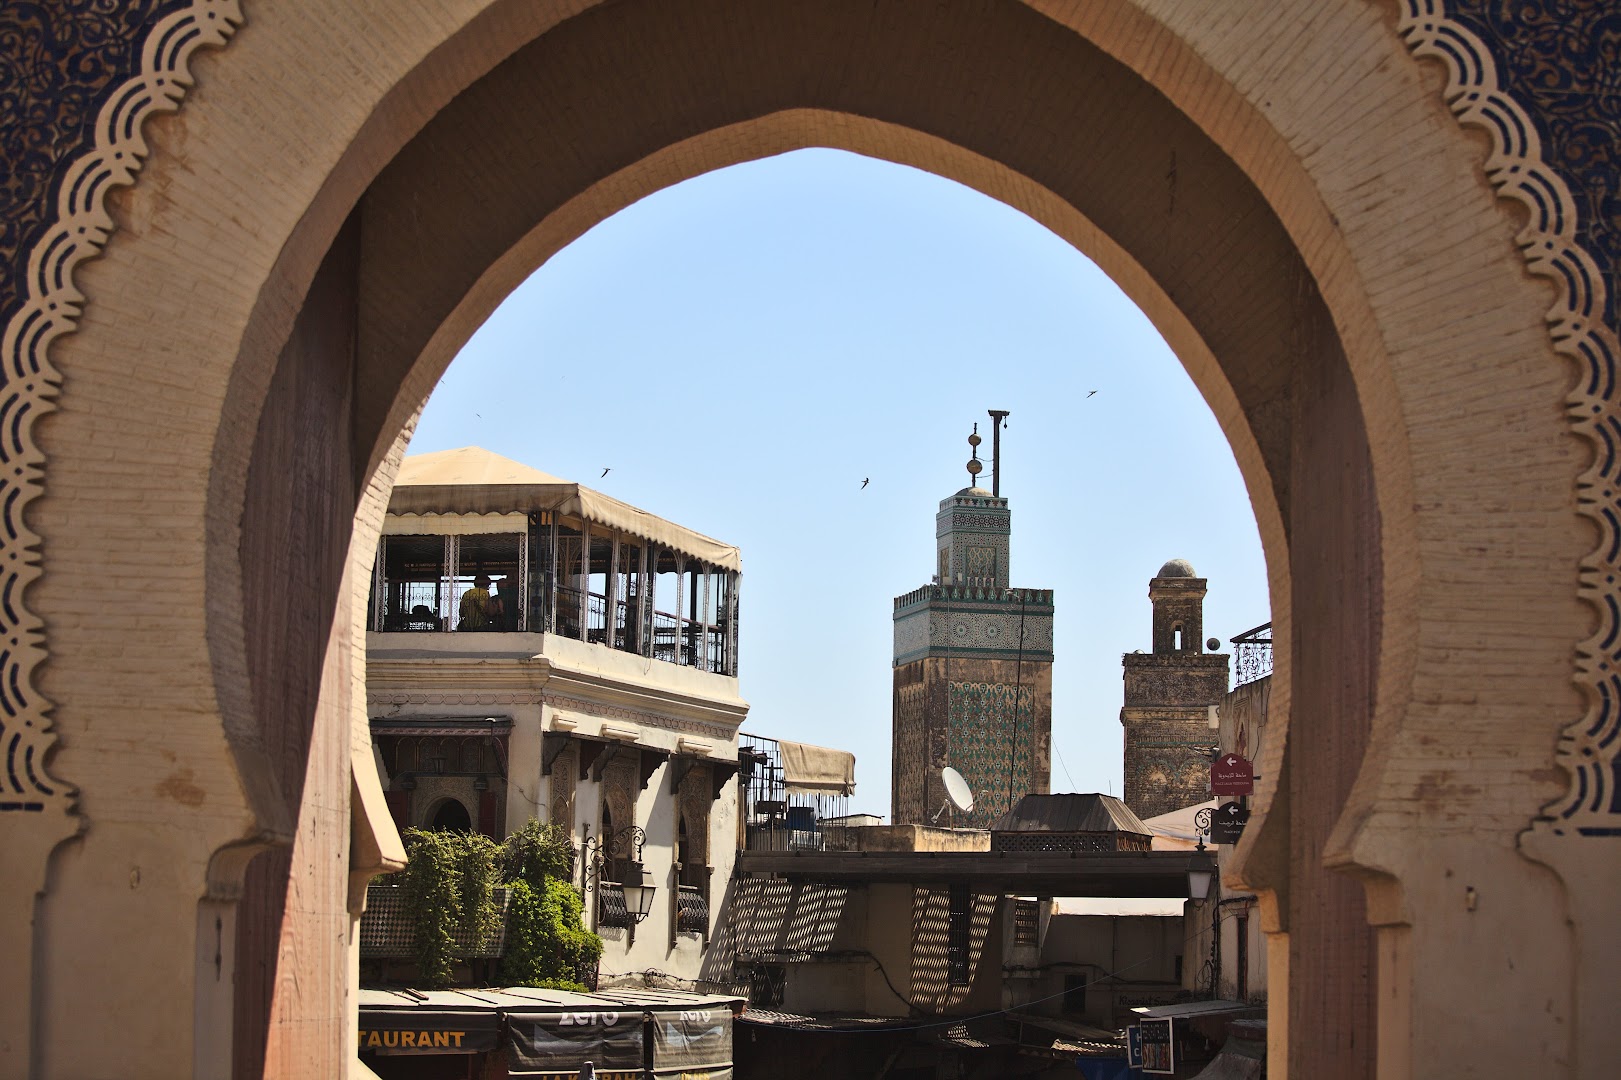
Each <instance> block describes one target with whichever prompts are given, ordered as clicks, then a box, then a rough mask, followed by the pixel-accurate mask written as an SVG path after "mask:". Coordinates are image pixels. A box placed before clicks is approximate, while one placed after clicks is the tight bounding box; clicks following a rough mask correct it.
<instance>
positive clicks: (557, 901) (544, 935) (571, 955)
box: [501, 878, 602, 992]
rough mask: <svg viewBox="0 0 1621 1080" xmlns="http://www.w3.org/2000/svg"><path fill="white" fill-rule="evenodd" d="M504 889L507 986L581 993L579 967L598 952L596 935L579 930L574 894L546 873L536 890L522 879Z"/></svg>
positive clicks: (580, 909) (579, 909)
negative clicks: (506, 891) (507, 900)
mask: <svg viewBox="0 0 1621 1080" xmlns="http://www.w3.org/2000/svg"><path fill="white" fill-rule="evenodd" d="M510 888H511V890H512V899H511V903H510V905H509V907H508V908H507V946H506V952H505V954H504V955H503V956H502V957H501V977H502V979H504V980H505V981H506V982H507V983H509V984H511V985H513V986H545V987H550V988H552V989H554V990H574V991H577V992H583V991H584V990H585V989H586V988H585V986H584V985H583V984H581V983H580V981H579V979H578V972H579V969H580V967H581V966H582V965H584V964H588V963H594V962H595V961H596V960H598V959H599V958H600V957H601V956H602V939H601V938H599V937H598V936H597V935H595V934H593V933H591V932H590V931H588V930H586V929H585V925H584V922H583V919H582V913H583V904H582V901H581V899H580V894H579V893H577V892H575V891H574V887H573V886H572V885H570V884H569V883H568V882H567V881H563V880H561V879H559V878H547V879H546V880H545V881H544V882H543V883H542V885H541V888H540V889H538V890H537V889H535V888H534V887H533V886H531V885H530V884H529V882H527V881H516V882H513V883H512V885H511V886H510Z"/></svg>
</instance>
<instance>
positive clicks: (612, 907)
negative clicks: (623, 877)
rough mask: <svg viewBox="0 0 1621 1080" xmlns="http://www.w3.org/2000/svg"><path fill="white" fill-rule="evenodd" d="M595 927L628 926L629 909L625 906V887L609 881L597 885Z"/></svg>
mask: <svg viewBox="0 0 1621 1080" xmlns="http://www.w3.org/2000/svg"><path fill="white" fill-rule="evenodd" d="M597 925H598V926H629V925H630V909H629V908H628V907H626V906H625V887H624V886H623V885H618V884H615V883H614V882H611V881H603V882H599V883H598V884H597Z"/></svg>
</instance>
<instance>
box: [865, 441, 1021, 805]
mask: <svg viewBox="0 0 1621 1080" xmlns="http://www.w3.org/2000/svg"><path fill="white" fill-rule="evenodd" d="M993 415H996V414H993ZM997 419H998V420H999V419H1000V416H998V417H997ZM968 442H969V445H970V446H972V447H973V448H974V451H973V457H972V459H971V460H970V461H969V463H968V474H969V486H967V487H965V488H963V489H962V490H961V491H958V492H957V493H956V494H954V495H952V496H950V497H948V498H946V499H942V500H941V502H940V511H939V513H938V514H937V515H936V517H935V537H936V559H935V565H936V569H937V573H936V575H935V579H934V581H933V583H932V584H929V585H925V586H923V587H922V588H920V589H914V590H913V591H912V592H909V593H907V594H905V595H904V596H897V597H896V598H895V616H894V618H895V654H894V655H895V660H894V678H895V682H894V699H893V711H892V717H893V723H894V742H893V746H892V751H893V753H892V761H891V770H892V775H891V787H890V791H891V795H890V800H891V802H890V807H891V811H892V816H891V820H892V821H894V822H895V823H896V824H929V823H931V822H932V823H937V824H940V825H946V824H948V823H949V824H954V825H956V826H958V827H965V826H966V827H973V828H984V827H986V826H987V825H988V824H989V823H990V822H991V821H993V820H995V819H996V818H997V817H998V816H1000V815H1001V814H1002V812H1003V811H1005V810H1007V809H1009V808H1011V807H1012V806H1013V805H1014V804H1015V803H1017V802H1018V801H1019V799H1020V798H1021V797H1022V796H1024V795H1026V794H1030V793H1032V792H1034V793H1037V794H1046V793H1047V791H1048V785H1049V779H1050V771H1051V760H1052V663H1053V594H1052V590H1051V589H1015V588H1010V587H1009V585H1008V541H1009V536H1010V533H1011V513H1010V511H1009V509H1008V501H1007V499H1005V498H1002V497H1001V494H1000V483H999V482H996V481H993V490H991V491H986V490H985V489H984V488H981V487H979V486H978V481H979V473H980V471H981V470H982V468H983V466H982V465H981V463H980V461H979V444H980V437H979V434H978V430H977V428H976V431H975V434H973V435H972V436H970V437H969V440H968ZM946 766H950V767H952V768H954V769H956V770H957V771H958V772H960V773H961V774H962V776H963V779H965V780H966V781H967V782H968V787H969V790H970V791H971V792H972V793H973V796H974V807H973V810H972V811H970V812H968V813H963V812H961V811H957V810H955V809H953V808H951V807H949V806H948V805H947V801H946V793H945V788H944V786H943V784H942V782H941V770H942V769H944V768H945V767H946ZM943 807H944V808H945V812H944V813H941V810H942V808H943Z"/></svg>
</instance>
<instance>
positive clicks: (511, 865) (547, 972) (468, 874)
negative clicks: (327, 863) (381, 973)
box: [396, 820, 602, 991]
mask: <svg viewBox="0 0 1621 1080" xmlns="http://www.w3.org/2000/svg"><path fill="white" fill-rule="evenodd" d="M401 835H402V837H403V839H404V841H405V850H406V855H407V862H406V866H405V869H404V870H402V871H401V872H400V874H399V876H398V878H397V879H396V880H397V881H398V885H399V887H400V888H401V889H403V890H404V899H405V902H406V907H407V909H408V910H409V911H410V914H411V922H412V929H413V930H414V932H415V939H416V945H415V957H416V962H417V969H418V976H419V978H420V979H421V980H422V982H423V983H424V984H425V985H428V986H448V985H450V983H451V982H452V981H453V979H454V975H455V958H456V955H457V952H458V949H459V948H460V949H462V950H465V949H468V948H475V949H476V948H477V947H478V946H479V945H481V944H483V943H485V942H487V941H490V940H491V939H492V938H493V937H494V936H495V935H496V934H497V933H498V931H499V930H500V925H501V910H500V907H499V905H498V904H497V902H496V889H497V888H505V889H506V890H507V894H508V895H507V900H508V902H507V913H506V914H507V918H506V923H507V926H506V929H507V933H506V942H505V948H504V949H503V952H502V958H501V976H502V978H503V979H505V980H506V981H507V983H508V984H509V985H514V986H546V987H552V988H555V989H561V990H576V991H579V990H584V989H585V986H584V984H582V983H581V982H580V981H579V978H578V972H579V971H580V969H581V968H582V967H584V966H587V965H590V964H594V963H595V962H596V961H597V960H598V959H599V958H600V957H601V956H602V939H601V938H599V937H598V936H597V935H595V934H593V933H591V932H590V931H588V930H586V929H585V923H584V918H583V902H582V900H581V897H580V894H579V893H578V892H577V891H575V889H574V886H573V884H572V881H573V874H574V847H573V845H572V844H571V843H570V842H569V838H568V834H567V833H566V832H564V831H563V830H562V829H561V828H559V827H557V826H555V825H543V824H541V823H540V822H538V821H534V820H531V821H529V822H528V823H526V824H525V825H524V826H523V828H521V829H518V830H517V831H516V832H514V833H512V834H511V835H510V836H508V837H507V839H506V840H505V841H504V842H502V843H500V844H497V843H496V842H495V841H493V840H491V839H490V838H489V837H486V836H481V835H478V834H477V833H453V832H429V831H425V830H422V829H406V830H405V831H404V833H402V834H401Z"/></svg>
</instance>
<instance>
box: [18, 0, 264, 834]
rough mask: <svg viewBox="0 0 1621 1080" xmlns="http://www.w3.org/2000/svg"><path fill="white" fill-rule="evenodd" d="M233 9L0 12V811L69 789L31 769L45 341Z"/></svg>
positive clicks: (95, 5) (42, 801) (54, 377)
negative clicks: (33, 593) (150, 134)
mask: <svg viewBox="0 0 1621 1080" xmlns="http://www.w3.org/2000/svg"><path fill="white" fill-rule="evenodd" d="M241 19H242V16H241V12H240V10H239V8H238V5H237V3H236V0H191V2H188V3H175V2H169V3H150V2H149V3H115V2H112V0H91V2H72V0H58V2H56V3H52V4H50V5H44V4H32V3H26V2H25V3H13V4H9V5H7V6H6V7H5V8H4V9H3V11H0V151H3V153H4V155H5V156H4V158H3V159H0V160H4V162H5V165H6V169H7V171H6V173H5V174H4V176H0V315H3V317H4V320H5V323H4V327H5V328H4V335H3V338H0V379H3V390H0V432H3V435H0V528H3V529H4V544H3V546H4V550H5V560H4V563H3V570H0V756H3V758H4V764H5V767H4V768H3V769H0V811H23V812H27V811H46V810H50V811H54V812H55V813H56V814H57V815H65V814H67V813H69V812H70V810H71V801H72V796H73V793H72V791H71V789H70V788H69V787H68V786H67V785H66V784H64V783H61V782H59V781H57V780H55V779H53V778H52V777H51V776H50V775H48V774H47V772H46V768H45V758H46V756H47V754H48V752H49V750H50V748H51V746H52V744H53V743H54V741H55V737H54V736H52V735H51V734H50V733H49V730H50V723H49V719H48V715H49V711H50V703H49V702H47V701H46V700H45V699H44V698H43V697H42V696H41V695H40V693H39V691H38V690H37V689H36V688H35V686H34V672H35V670H36V669H37V668H38V667H39V665H40V664H41V663H42V662H43V661H44V659H45V652H46V643H45V636H44V630H43V624H42V622H41V620H40V618H39V616H38V615H36V614H35V613H34V612H33V611H31V610H30V609H29V608H28V606H27V597H26V591H27V588H28V586H29V585H30V584H31V583H32V582H33V581H34V580H35V579H37V578H38V577H39V575H40V566H41V551H40V537H39V536H38V534H36V533H35V532H34V531H33V529H32V528H31V527H30V524H29V522H28V521H27V518H26V513H27V508H28V505H29V504H30V503H31V502H32V501H33V500H34V499H35V498H37V497H38V496H39V495H40V494H41V492H42V491H43V480H44V476H43V473H44V464H45V462H44V455H43V454H42V453H41V451H40V449H39V447H38V445H37V444H36V442H35V441H34V436H33V425H34V421H35V420H36V419H37V418H38V417H39V416H41V415H43V414H45V413H47V412H49V411H51V410H52V409H53V408H55V405H54V403H53V402H54V399H55V397H56V395H57V393H58V391H59V389H60V387H61V375H60V373H59V372H58V371H57V370H56V368H55V367H54V366H53V365H52V363H51V361H50V358H49V355H48V353H49V350H50V346H51V343H52V342H53V341H55V340H56V338H58V337H59V336H61V335H62V334H65V333H67V332H69V331H71V330H72V329H73V327H74V325H75V324H76V323H77V321H78V318H79V315H80V313H81V311H82V308H83V304H84V301H85V297H84V295H83V294H82V293H80V292H79V290H78V288H77V287H76V285H75V283H74V271H75V270H76V268H77V267H78V265H79V264H80V263H81V262H83V261H84V260H86V259H88V258H91V257H93V256H95V255H96V254H98V253H99V252H100V251H101V249H102V247H103V246H104V245H105V244H106V242H107V238H108V237H109V236H110V235H111V233H112V229H113V221H112V218H111V217H110V216H109V215H108V213H107V210H106V199H107V195H108V193H109V192H110V191H111V190H112V189H113V188H115V187H119V186H122V185H127V184H130V183H133V182H134V180H135V177H136V174H137V172H138V171H139V169H140V167H141V163H142V162H143V161H144V160H145V158H146V155H147V144H146V140H145V138H144V136H143V130H142V129H143V125H144V124H145V121H146V119H147V118H148V117H150V116H151V115H152V114H154V113H158V112H172V111H174V110H175V109H178V108H179V106H180V101H181V98H182V97H183V96H184V94H185V92H186V90H187V89H188V88H189V87H190V86H191V84H192V78H191V72H190V62H191V57H192V54H193V53H194V52H196V50H197V49H199V48H202V47H204V46H221V45H224V44H225V42H226V41H227V40H228V39H229V37H230V35H231V34H232V32H233V31H234V30H235V28H236V26H237V25H238V24H240V22H241Z"/></svg>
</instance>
